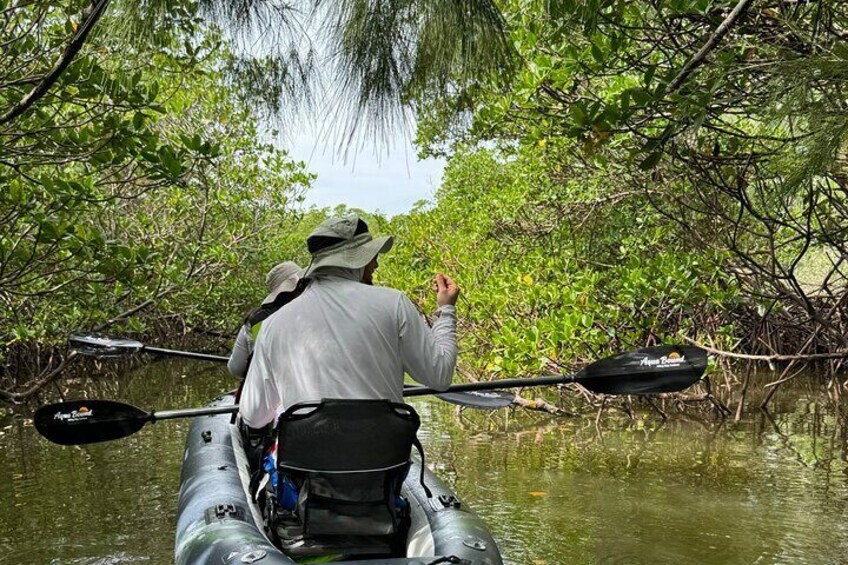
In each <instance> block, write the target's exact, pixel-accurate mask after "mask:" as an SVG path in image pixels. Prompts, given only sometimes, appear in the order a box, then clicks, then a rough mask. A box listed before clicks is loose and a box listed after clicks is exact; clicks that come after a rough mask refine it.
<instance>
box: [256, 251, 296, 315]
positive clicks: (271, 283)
mask: <svg viewBox="0 0 848 565" xmlns="http://www.w3.org/2000/svg"><path fill="white" fill-rule="evenodd" d="M302 276H303V269H301V268H300V266H298V264H297V263H295V262H293V261H285V262H284V263H280V264H279V265H274V268H272V269H271V270H270V271H268V274H267V275H266V276H265V284H266V285H268V291H269V292H270V294H268V296H266V297H265V300H263V301H262V304H270V303H272V302H274V300H276V299H277V296H279V295H280V293H283V292H291V291H293V290H294V289H295V288H297V281H299V280H300V278H301V277H302Z"/></svg>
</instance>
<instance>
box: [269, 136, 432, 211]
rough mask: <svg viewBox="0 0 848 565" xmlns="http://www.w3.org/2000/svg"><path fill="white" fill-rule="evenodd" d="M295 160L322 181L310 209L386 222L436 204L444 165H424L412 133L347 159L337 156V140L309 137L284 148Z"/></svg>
mask: <svg viewBox="0 0 848 565" xmlns="http://www.w3.org/2000/svg"><path fill="white" fill-rule="evenodd" d="M282 145H283V147H284V148H285V149H286V150H287V151H288V152H289V154H290V155H291V157H292V158H294V159H295V160H298V161H304V162H305V163H306V167H307V169H308V170H309V171H310V172H312V173H315V174H317V175H318V178H317V180H316V181H315V182H314V183H313V185H312V188H311V189H310V190H309V191H308V192H307V193H306V206H307V207H309V206H311V205H315V206H318V207H321V208H323V207H334V206H337V205H339V204H346V205H347V206H351V207H356V208H360V209H362V210H365V211H367V212H377V211H379V212H382V213H384V214H386V215H387V216H394V215H396V214H402V213H404V212H408V211H409V210H411V209H412V206H413V204H415V202H417V201H419V200H433V198H434V195H435V192H436V189H437V188H438V187H439V184H440V183H441V179H442V171H443V169H444V166H445V162H444V160H442V159H426V160H424V161H419V160H418V158H417V155H416V151H415V147H413V145H412V142H411V140H410V138H409V134H408V133H406V134H405V133H402V132H398V133H396V134H395V135H394V136H393V138H392V139H390V140H389V144H388V147H383V148H382V149H379V148H378V147H377V146H376V145H375V142H372V143H371V144H369V145H366V146H365V147H363V148H362V149H361V150H359V151H358V152H354V151H353V150H351V152H350V154H349V155H347V157H346V158H345V156H344V155H342V154H340V152H339V151H338V149H337V148H338V146H339V142H338V137H336V136H333V135H330V136H325V135H318V134H317V133H315V132H309V131H304V132H302V133H301V134H300V135H299V136H298V137H297V138H296V139H294V140H292V141H291V142H290V143H286V144H282Z"/></svg>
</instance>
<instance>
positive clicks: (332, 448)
mask: <svg viewBox="0 0 848 565" xmlns="http://www.w3.org/2000/svg"><path fill="white" fill-rule="evenodd" d="M419 425H420V419H419V417H418V414H417V413H416V412H415V410H414V409H413V408H412V407H411V406H409V405H407V404H402V403H397V402H391V401H389V400H335V399H332V400H331V399H324V400H322V401H321V402H307V403H300V404H296V405H294V406H292V407H290V408H289V409H288V410H286V411H285V412H284V413H283V414H281V415H280V417H279V420H278V424H277V470H278V473H279V474H280V475H285V476H287V477H288V478H289V479H290V480H291V481H292V482H293V483H294V484H295V485H297V486H298V494H297V506H296V509H295V516H296V518H297V520H298V521H299V522H300V526H301V527H302V536H303V537H302V539H298V540H297V542H298V543H296V544H288V545H289V547H288V548H287V552H288V553H290V554H295V555H296V554H298V553H299V551H298V548H302V549H303V553H304V554H312V553H313V552H314V551H315V550H316V548H317V547H321V548H323V549H325V550H328V551H340V552H342V553H345V554H350V552H348V551H345V547H347V548H350V549H351V550H352V551H355V548H359V551H355V552H356V553H359V552H360V551H361V550H362V549H363V548H364V547H368V548H369V550H368V551H367V553H368V554H385V553H390V552H391V549H392V546H394V545H396V542H397V541H398V540H399V538H401V537H402V538H404V539H405V537H406V530H407V528H408V522H409V511H408V503H407V502H406V501H405V500H403V499H402V498H401V496H400V489H401V485H402V484H403V481H404V479H405V478H406V474H407V472H408V471H409V466H410V452H411V450H412V446H413V444H414V443H415V441H416V432H417V431H418V427H419ZM366 538H367V539H366ZM283 543H284V544H285V543H286V542H285V540H283ZM293 556H294V555H293Z"/></svg>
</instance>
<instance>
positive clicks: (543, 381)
mask: <svg viewBox="0 0 848 565" xmlns="http://www.w3.org/2000/svg"><path fill="white" fill-rule="evenodd" d="M574 380H575V379H574V376H573V375H556V376H550V377H537V378H530V379H504V380H501V381H487V382H483V383H462V384H458V385H453V386H451V387H448V389H447V390H436V389H434V388H430V387H426V386H417V387H411V388H406V389H404V390H403V395H404V396H425V395H428V394H441V393H444V392H469V391H473V390H497V389H500V388H515V387H521V386H543V385H553V384H561V383H567V382H573V381H574ZM238 409H239V405H238V404H233V405H230V406H210V407H203V408H185V409H182V410H161V411H159V412H151V413H150V414H149V416H148V418H147V420H148V421H150V422H155V421H158V420H174V419H177V418H194V417H196V416H214V415H216V414H234V413H236V412H238Z"/></svg>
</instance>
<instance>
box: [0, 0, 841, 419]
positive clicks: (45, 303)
mask: <svg viewBox="0 0 848 565" xmlns="http://www.w3.org/2000/svg"><path fill="white" fill-rule="evenodd" d="M200 4H202V5H203V6H205V7H203V6H201V5H200ZM200 4H198V3H196V2H188V1H186V2H169V3H160V2H152V3H147V4H146V5H145V6H146V8H144V9H147V10H150V13H145V14H141V13H135V12H134V11H133V10H136V9H140V8H139V7H138V6H137V5H136V4H134V3H133V2H129V1H126V2H119V1H115V2H113V3H112V4H111V5H109V6H108V7H106V4H105V3H103V2H93V3H91V5H90V6H89V5H88V4H86V3H83V2H74V1H70V0H69V1H63V2H55V3H35V4H27V3H24V4H16V5H12V4H10V3H8V2H3V1H2V0H0V28H2V29H3V33H4V38H5V37H8V42H7V44H6V46H5V47H4V50H3V52H2V54H0V69H2V70H0V220H2V221H0V401H4V402H7V403H17V402H24V401H26V400H27V399H29V398H31V397H33V396H34V395H37V394H39V393H40V392H42V391H48V392H49V391H51V390H54V391H55V388H56V387H57V386H58V387H60V386H61V385H59V384H57V383H59V382H60V381H61V379H63V378H65V377H66V376H67V375H70V374H73V372H74V371H75V370H86V371H87V370H90V368H91V367H93V366H92V365H88V364H86V365H85V368H84V369H80V368H79V367H80V366H79V365H78V363H77V360H76V359H74V358H73V357H71V356H69V355H68V353H67V350H66V347H65V345H64V340H65V338H66V337H67V335H68V334H69V333H72V332H75V331H80V330H91V329H96V328H97V329H100V330H101V331H104V332H108V333H111V334H114V335H121V336H127V337H144V339H145V341H148V342H150V343H157V344H166V345H169V346H177V345H182V344H186V343H191V344H195V345H197V346H205V347H213V344H214V348H215V350H216V351H218V352H221V353H226V351H227V350H228V348H229V345H230V341H229V340H230V339H231V336H234V335H235V332H236V329H237V327H238V326H239V324H240V320H241V317H242V316H243V315H244V314H245V313H246V312H247V311H248V310H250V308H252V307H253V306H254V305H255V302H256V300H257V297H260V296H262V294H263V292H262V279H263V276H264V273H265V272H266V271H267V270H268V268H270V266H271V265H273V264H275V263H276V262H278V261H280V260H288V259H291V260H295V261H299V262H302V263H303V264H306V256H305V250H304V249H303V241H304V239H305V236H306V234H307V233H308V232H309V230H310V229H311V228H312V227H313V226H314V225H315V224H317V223H318V222H319V221H320V220H321V219H322V218H324V217H326V215H328V214H331V213H334V211H332V210H316V209H312V210H303V209H302V201H303V194H304V192H305V191H307V190H309V186H310V185H311V183H313V182H314V176H313V175H312V174H310V172H309V171H308V170H306V167H305V165H304V164H303V163H298V162H295V161H293V160H292V159H291V158H290V157H289V156H288V155H287V154H286V153H285V152H284V151H281V150H280V149H279V148H277V147H275V146H274V145H273V144H271V143H268V142H266V141H263V140H264V139H265V135H264V134H263V133H262V132H265V131H268V129H269V127H268V125H269V124H279V125H280V126H281V127H285V122H284V121H282V120H281V116H280V113H281V112H282V110H281V109H282V108H289V107H294V106H295V102H298V103H300V102H303V103H307V102H309V100H304V99H307V98H309V97H310V96H311V95H310V92H311V91H309V90H308V89H305V88H303V89H300V88H298V87H297V84H308V83H310V79H309V78H308V77H307V76H306V75H307V74H308V73H307V71H308V70H309V69H310V68H312V67H310V66H309V65H305V64H302V63H303V61H304V60H301V59H299V60H298V61H299V63H298V64H299V65H300V66H298V65H295V64H294V63H292V62H291V61H289V63H290V64H288V66H287V64H284V62H283V60H282V59H281V58H280V56H278V57H277V58H274V57H271V56H268V57H265V56H254V57H251V56H248V55H247V54H245V53H244V50H243V49H242V48H241V46H240V44H239V42H238V39H237V37H238V35H239V33H237V30H234V29H231V28H228V27H227V25H228V22H231V19H228V18H231V17H232V18H234V19H238V18H235V16H237V15H238V14H239V13H240V12H237V11H228V10H229V8H228V9H224V8H225V5H226V6H230V7H231V8H232V6H235V5H236V4H239V2H235V1H234V2H230V3H227V2H223V1H221V2H208V3H200ZM255 4H256V5H261V4H262V3H255ZM325 4H326V3H325ZM331 4H333V6H335V3H331ZM339 4H340V5H341V4H344V3H339ZM481 4H487V3H485V2H484V3H481ZM251 5H253V3H251ZM487 5H488V4H487ZM209 6H213V7H217V8H216V9H217V11H215V12H214V13H209V12H208V10H210V9H212V8H209ZM410 6H417V5H416V4H415V3H411V4H410ZM497 7H498V10H497V13H495V12H491V11H490V12H488V13H487V14H488V15H486V14H483V15H479V17H481V18H483V19H481V20H474V21H475V22H477V24H480V25H481V26H484V27H479V26H478V28H476V29H478V30H479V29H484V28H485V29H487V30H489V32H492V33H495V32H497V33H499V34H506V35H505V37H506V40H505V41H500V40H499V41H491V42H489V44H488V46H489V47H490V48H491V50H492V51H491V52H490V53H489V54H488V56H487V58H484V57H483V53H482V51H485V50H486V45H484V44H485V43H486V42H481V43H474V44H473V45H474V47H473V49H472V51H473V52H472V51H463V50H462V47H461V45H462V41H461V40H462V38H463V37H464V36H463V35H462V34H456V37H453V36H451V40H450V41H444V42H438V41H431V42H418V43H415V42H413V44H414V45H416V49H423V50H426V49H428V47H427V46H428V45H431V46H435V47H430V49H434V50H435V51H433V52H424V53H421V52H419V51H415V52H409V53H407V52H405V51H404V52H399V51H398V50H393V49H378V48H377V47H374V45H373V42H374V40H375V38H376V37H378V36H379V33H380V29H382V28H377V27H373V28H371V27H368V26H365V25H364V23H370V24H373V25H376V23H380V24H381V25H382V24H385V25H386V28H385V30H388V32H386V33H387V37H388V36H392V37H394V36H397V34H402V35H403V34H412V35H413V36H415V37H422V36H423V37H430V36H429V35H427V34H431V33H445V30H450V29H452V28H451V26H458V25H460V24H461V23H462V21H465V20H463V18H461V17H457V18H454V19H448V15H449V14H448V15H444V14H441V13H440V15H435V14H434V13H431V12H426V10H425V12H426V13H425V12H422V14H421V15H420V18H419V19H415V18H411V17H410V18H397V20H398V21H404V22H417V23H416V24H415V25H412V24H404V25H412V27H409V28H408V29H407V28H404V29H402V30H397V29H395V28H393V27H392V26H393V25H401V24H395V23H393V22H395V19H392V17H391V14H384V13H367V14H366V15H367V16H368V18H366V19H365V20H358V19H357V18H358V17H359V16H357V15H356V13H354V12H351V13H344V14H342V15H344V18H348V19H344V18H341V19H338V20H334V21H336V23H335V24H333V25H335V26H337V27H336V28H334V29H336V30H337V31H338V32H339V37H341V36H342V35H343V34H342V31H345V30H347V31H348V32H350V35H346V36H345V37H346V38H347V39H348V40H349V42H348V43H346V44H345V49H349V50H350V51H342V52H341V54H342V57H341V61H342V67H340V69H341V71H343V72H349V73H354V74H355V73H356V72H362V73H367V72H373V73H379V72H382V71H380V69H385V68H402V69H407V71H408V73H407V74H403V75H402V76H399V77H394V78H395V79H397V80H395V81H394V82H392V80H388V81H382V78H385V77H380V76H372V75H357V76H358V77H359V78H358V79H357V80H354V79H351V80H350V81H349V82H345V83H344V84H345V86H346V87H356V88H360V87H361V89H362V92H369V93H370V94H373V95H374V96H376V97H377V98H376V100H378V101H377V102H374V101H373V100H372V99H371V98H367V97H366V98H356V97H353V98H352V100H357V102H352V103H351V104H350V106H351V107H353V108H357V109H358V110H361V112H362V114H363V115H366V114H367V115H368V116H373V115H376V114H379V111H380V110H381V108H383V106H385V107H386V108H388V106H389V105H390V100H394V98H392V96H393V95H395V94H397V95H398V96H397V100H402V101H404V102H405V103H406V104H407V108H408V109H410V110H411V111H412V112H413V113H414V115H415V118H416V122H417V132H416V133H417V139H416V142H417V145H418V147H419V149H420V153H421V155H422V156H428V155H430V156H432V155H437V156H442V157H446V158H447V160H448V165H447V168H446V171H445V174H444V178H443V182H442V185H441V186H440V187H439V189H438V192H437V194H436V196H435V199H434V201H433V202H431V203H426V202H422V203H420V204H419V205H417V206H416V207H415V208H414V209H413V210H411V211H410V212H409V213H407V214H403V215H399V216H396V217H394V218H391V219H386V218H384V217H382V216H381V215H380V214H378V213H374V214H370V215H369V216H368V217H369V219H370V222H369V223H370V224H371V228H372V231H374V232H376V233H391V234H393V235H395V237H396V246H395V248H394V249H393V250H392V252H391V253H390V254H388V255H387V256H386V257H385V260H383V261H381V267H380V269H379V271H378V272H377V279H378V284H386V285H389V286H393V287H395V288H399V289H401V290H403V291H405V292H407V293H408V294H409V295H410V296H411V297H412V298H413V300H414V301H415V302H417V303H418V304H419V305H420V306H421V308H422V311H425V312H427V311H430V310H431V309H432V308H433V304H432V298H431V297H430V296H429V295H430V292H429V285H430V277H431V276H432V274H433V273H434V272H436V271H439V270H444V271H445V272H448V273H450V274H451V275H452V276H455V277H456V279H457V280H458V282H459V283H460V284H461V285H462V287H463V289H464V290H463V294H462V298H461V301H460V304H459V309H460V327H459V331H460V339H461V351H462V353H461V361H460V363H461V367H460V370H459V372H458V375H457V380H489V379H496V378H507V377H515V376H529V375H534V374H551V373H561V372H566V371H570V370H573V369H575V368H578V367H579V366H581V365H582V364H583V363H585V362H590V361H592V360H594V359H598V358H600V357H603V356H604V355H608V354H611V353H613V352H615V351H620V350H624V349H632V348H635V347H640V346H645V345H654V344H657V343H687V342H688V343H696V344H699V345H702V346H705V347H707V348H709V350H710V351H711V352H713V353H714V354H715V359H716V366H715V367H714V368H713V370H712V375H711V381H712V384H711V386H712V390H709V389H707V388H705V387H704V385H699V386H698V387H695V388H693V389H692V390H691V391H688V392H687V393H685V394H682V395H675V396H673V397H668V398H658V399H650V400H645V401H644V402H652V403H654V405H652V406H651V409H652V410H656V411H657V412H658V413H659V414H665V413H673V412H675V411H679V410H680V409H685V408H686V407H688V406H691V407H692V408H694V407H695V406H700V407H701V408H700V409H701V410H708V411H710V410H711V411H713V412H714V413H715V414H717V415H720V416H722V417H729V418H736V419H739V418H741V416H742V414H743V413H745V412H750V411H752V410H755V409H757V407H759V406H763V407H766V406H768V405H769V403H770V402H772V400H773V396H774V395H775V394H777V393H778V392H779V390H780V388H781V387H782V386H784V385H785V383H790V382H793V381H795V380H798V379H802V378H803V379H808V380H812V381H814V382H815V383H816V384H817V386H818V387H820V389H821V390H822V391H824V393H825V394H827V395H829V396H830V397H831V398H832V399H834V400H835V401H839V400H840V399H841V398H842V395H843V394H845V392H846V387H848V377H846V375H845V373H844V372H845V369H846V367H848V361H846V358H847V357H846V356H848V271H847V270H846V269H848V267H846V265H848V245H846V241H848V169H846V167H848V111H846V108H845V107H844V100H846V99H848V92H846V88H848V48H846V44H845V41H844V38H845V36H846V34H848V4H846V3H844V2H838V1H836V0H826V1H822V2H815V3H803V2H802V3H785V2H775V3H765V4H759V3H758V4H754V3H751V2H748V1H746V0H742V1H739V2H704V1H702V0H680V1H675V2H668V3H651V2H641V1H640V2H622V3H619V2H608V1H592V2H530V3H529V4H527V3H526V2H514V1H504V2H499V3H497ZM419 8H421V6H419ZM245 9H248V10H249V9H252V8H249V7H248V8H245ZM327 9H332V7H328V8H327ZM409 9H413V8H409ZM204 10H207V11H204ZM422 10H423V8H422ZM213 11H214V10H213ZM406 15H407V16H408V15H409V14H406ZM454 15H456V14H454ZM277 16H279V14H276V15H275V14H268V13H266V14H263V15H262V18H264V20H262V18H259V20H262V21H264V22H265V24H266V25H267V24H268V22H273V21H275V20H274V18H275V17H277ZM360 16H361V14H360ZM384 17H385V18H386V20H385V21H384V20H382V19H380V18H384ZM475 17H477V16H476V15H475ZM427 18H430V19H427ZM433 18H446V19H444V20H438V21H436V20H434V19H433ZM135 19H137V20H139V21H134V22H133V21H130V20H135ZM86 22H89V23H86ZM127 22H129V23H127ZM375 22H376V23H375ZM434 22H435V23H434ZM157 23H158V24H162V25H161V26H159V27H153V28H151V27H149V26H152V25H154V24H157ZM36 24H37V25H36ZM370 24H369V25H370ZM431 24H432V25H431ZM437 24H438V25H437ZM484 24H485V25H484ZM95 25H96V27H94V31H92V30H91V29H90V27H92V26H95ZM233 25H234V24H233ZM428 25H429V26H431V27H428ZM134 26H135V27H134ZM485 26H488V27H485ZM498 26H502V29H500V30H498V29H496V28H498ZM472 27H473V26H472ZM385 30H384V31H385ZM493 30H494V31H493ZM354 32H356V33H354ZM389 32H391V33H389ZM393 33H394V34H395V35H392V34H393ZM469 33H470V32H469ZM487 33H488V32H487ZM416 34H417V35H416ZM490 37H495V36H490ZM497 37H502V35H498V36H497ZM357 41H360V42H361V43H356V42H357ZM369 42H371V43H369ZM386 45H391V43H390V42H388V43H386ZM468 45H472V44H468ZM355 49H359V50H360V51H355ZM451 49H453V51H450V50H451ZM469 49H471V48H469ZM500 49H503V50H505V51H499V50H500ZM440 50H443V51H440ZM474 50H477V51H474ZM480 50H482V51H480ZM401 51H402V50H401ZM478 51H480V52H478ZM357 53H359V54H360V55H362V58H361V59H357V58H356V57H353V56H352V54H357ZM278 55H279V54H278ZM311 56H312V57H315V53H314V52H312V53H311ZM392 57H409V58H410V60H414V61H415V62H416V63H415V64H414V65H412V64H410V65H408V66H403V65H400V66H396V67H391V66H387V67H383V66H380V65H376V64H373V65H372V64H371V63H375V62H379V61H383V60H384V59H385V60H388V59H391V58H392ZM307 59H308V58H307ZM311 61H312V62H311V64H312V66H320V64H319V63H320V62H319V61H316V60H311ZM474 61H477V63H478V64H477V66H475V64H473V63H474ZM407 62H408V61H407ZM428 62H429V63H428ZM428 64H429V65H430V66H429V67H428V66H426V65H428ZM345 65H346V66H345ZM416 65H419V66H416ZM420 65H424V67H423V68H420ZM297 69H300V75H298V72H295V71H297ZM369 69H370V71H369ZM375 69H377V70H375ZM493 69H495V70H497V71H498V72H494V71H493ZM350 76H353V75H350ZM363 77H364V78H363ZM365 79H367V80H365ZM298 81H301V82H298ZM369 89H370V90H369ZM381 89H382V90H381ZM393 89H394V90H393ZM396 90H399V92H396ZM289 102H291V104H288V103H289ZM357 104H358V106H357ZM381 104H382V105H383V106H381ZM386 115H389V114H386ZM382 125H386V124H385V123H382ZM375 127H376V126H375ZM378 129H379V128H378ZM351 135H352V137H351V139H356V137H355V136H353V134H351ZM335 212H337V211H335ZM185 340H188V341H185ZM766 368H768V369H769V371H770V372H769V373H768V377H767V378H764V377H763V376H762V375H761V376H758V377H753V376H752V375H755V374H756V375H760V373H759V372H758V371H760V370H765V369H766ZM812 375H815V376H812ZM51 394H52V393H51ZM546 394H547V396H545V398H544V399H541V400H540V401H537V400H536V399H531V398H524V397H522V399H521V400H519V401H518V402H519V403H520V404H521V405H523V406H526V407H527V408H533V409H541V410H546V411H550V412H552V413H563V414H566V413H570V412H571V411H574V410H581V411H586V410H587V408H591V410H602V409H604V408H605V407H606V406H608V405H614V406H616V407H619V406H621V407H627V406H629V404H628V403H630V402H631V400H629V399H600V398H594V397H592V396H591V395H588V394H587V393H586V391H581V390H580V389H579V388H576V387H567V388H565V389H563V394H561V395H559V394H556V392H555V391H548V392H547V393H546ZM575 402H577V403H578V404H574V403H575ZM640 402H642V401H640ZM622 409H623V410H625V411H626V410H627V409H628V408H622ZM558 411H559V412H558ZM599 413H600V412H599Z"/></svg>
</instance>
